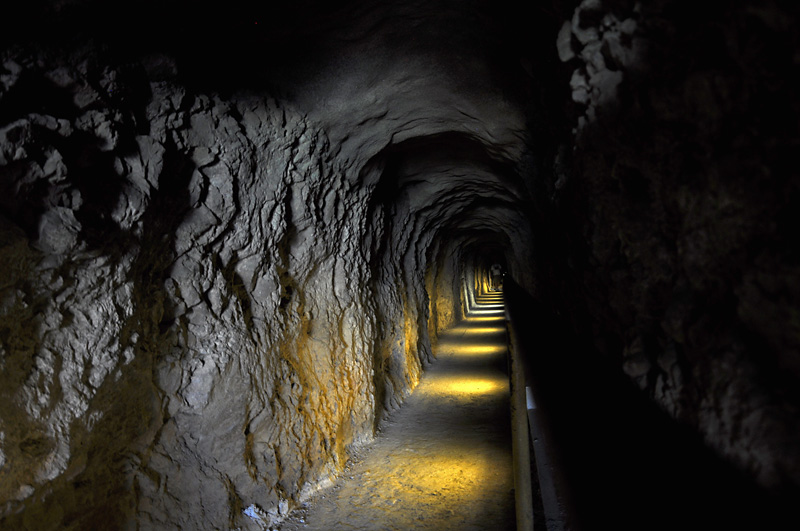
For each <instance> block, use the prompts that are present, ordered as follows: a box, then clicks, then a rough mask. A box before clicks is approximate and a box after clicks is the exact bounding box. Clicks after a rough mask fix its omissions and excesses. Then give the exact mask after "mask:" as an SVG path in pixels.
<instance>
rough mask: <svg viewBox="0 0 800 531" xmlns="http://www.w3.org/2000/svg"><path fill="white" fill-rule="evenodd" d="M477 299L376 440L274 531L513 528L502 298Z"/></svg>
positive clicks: (442, 340)
mask: <svg viewBox="0 0 800 531" xmlns="http://www.w3.org/2000/svg"><path fill="white" fill-rule="evenodd" d="M477 302H478V307H477V308H476V309H475V310H474V311H473V313H472V314H471V315H470V316H469V317H468V318H467V319H466V320H465V321H463V322H461V323H460V324H458V325H456V326H455V327H453V328H451V329H449V330H447V331H446V332H444V333H442V334H441V336H440V339H439V343H438V345H437V347H436V348H435V354H436V361H435V362H434V363H433V364H432V365H431V366H430V367H429V368H428V369H427V371H426V373H425V375H424V376H423V378H422V381H421V382H420V384H419V386H418V387H417V389H416V390H415V391H414V393H413V394H412V395H411V396H409V397H408V398H407V399H406V402H405V404H404V405H403V406H402V407H401V408H400V409H399V410H397V411H395V412H393V413H392V414H391V415H390V416H389V418H388V419H387V420H386V421H384V422H383V424H382V428H381V431H380V433H379V434H378V436H377V437H376V439H375V441H374V442H373V443H372V444H371V445H370V446H369V447H368V448H365V449H364V450H363V453H362V455H360V456H357V457H356V458H355V459H354V462H353V463H352V464H351V465H350V466H349V467H348V470H346V471H345V473H344V474H343V476H342V477H341V479H340V480H339V481H338V482H337V483H336V484H335V486H333V487H332V488H330V489H328V490H324V491H321V492H320V493H318V494H317V495H316V496H315V497H314V498H312V499H311V500H310V501H309V502H308V503H307V504H306V505H305V507H304V508H303V509H301V510H299V511H296V512H295V513H294V514H293V515H292V516H291V517H290V518H289V519H288V520H287V521H285V522H284V523H283V525H282V527H281V529H282V530H284V531H295V530H299V529H313V530H326V531H337V530H364V531H367V530H369V531H377V530H392V531H395V530H396V531H400V530H407V529H420V530H422V529H424V530H436V531H441V530H459V531H468V530H475V531H479V530H481V531H482V530H486V529H492V530H510V529H514V528H515V524H514V492H513V486H514V485H513V474H512V456H511V438H510V430H511V427H510V418H509V384H508V375H507V362H506V352H507V340H506V328H505V321H504V314H503V306H502V296H501V295H500V294H489V295H484V296H481V297H478V298H477Z"/></svg>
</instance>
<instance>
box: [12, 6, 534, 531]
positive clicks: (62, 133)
mask: <svg viewBox="0 0 800 531" xmlns="http://www.w3.org/2000/svg"><path fill="white" fill-rule="evenodd" d="M79 7H80V6H79ZM375 36H380V33H378V34H375V35H372V34H369V35H368V38H365V39H363V40H361V41H357V42H355V43H354V44H353V45H352V46H354V47H355V48H357V49H359V50H366V49H368V48H370V47H374V45H375V43H374V42H372V40H371V39H373V38H374V37H375ZM388 49H390V50H393V49H395V45H394V44H392V45H390V46H388ZM120 50H122V51H120ZM126 53H127V50H125V49H121V48H120V47H119V45H118V44H117V45H115V44H114V43H113V42H112V44H106V43H105V41H103V40H98V41H96V42H93V41H85V40H81V38H79V37H78V38H75V39H71V40H69V45H65V46H58V47H57V46H53V45H50V44H47V43H39V42H35V40H34V43H33V44H28V45H21V46H17V47H10V48H8V49H6V50H5V51H4V52H3V57H2V64H3V70H2V78H1V80H2V90H1V91H0V117H1V118H2V120H0V121H1V122H2V123H0V148H1V149H2V152H1V158H0V179H1V181H0V182H1V183H2V184H1V186H2V187H3V188H2V192H3V194H2V196H3V197H2V199H1V200H0V207H1V208H2V216H3V217H2V231H3V238H2V240H0V241H1V242H2V251H1V252H0V257H1V258H0V260H2V263H1V264H0V265H2V268H1V269H2V271H3V273H2V280H1V281H0V290H1V291H0V299H1V300H2V323H3V326H2V328H1V329H0V334H2V335H0V345H2V351H1V352H2V358H0V363H2V366H1V367H2V372H0V382H2V386H1V387H2V391H1V393H2V397H3V398H2V401H0V501H2V505H0V519H2V520H1V521H2V525H3V527H4V528H5V527H11V528H27V529H56V528H75V529H78V528H94V527H102V528H123V527H128V526H138V527H139V528H142V529H167V528H170V529H173V528H184V529H212V528H237V527H241V528H252V529H259V528H265V527H267V526H269V525H271V524H274V523H275V522H277V521H279V520H280V519H281V517H282V516H283V515H285V514H286V512H287V511H288V510H289V509H290V508H292V507H293V506H294V505H295V504H296V503H298V501H299V500H301V499H302V498H303V497H304V496H305V495H306V494H307V493H308V492H310V491H313V490H314V489H316V488H318V486H320V485H323V484H325V482H326V481H327V480H328V479H329V478H330V477H331V476H332V475H334V474H336V473H337V472H338V471H339V470H340V468H341V467H342V466H343V465H344V463H345V461H346V460H347V458H348V451H349V449H350V448H351V447H353V445H359V444H361V443H363V442H364V441H367V440H369V439H370V438H371V437H372V434H373V429H374V427H375V426H376V424H377V422H378V421H379V420H380V417H381V414H382V412H384V411H387V410H390V409H392V408H394V407H397V406H398V405H399V404H400V402H402V399H403V397H404V396H405V395H406V394H407V393H408V392H409V391H410V390H411V389H413V388H414V386H415V385H416V384H417V382H418V381H419V378H420V376H421V371H422V369H423V367H424V365H425V364H426V363H427V362H428V361H430V358H431V350H430V343H431V341H432V340H433V341H435V335H436V333H437V332H438V330H441V329H442V328H444V327H445V326H447V325H448V324H451V323H452V322H453V321H454V319H456V318H457V317H458V316H459V313H460V310H459V308H460V307H461V303H462V301H461V300H460V296H461V290H460V286H461V283H460V280H461V279H462V278H463V277H464V275H465V273H464V271H463V269H464V267H465V266H464V265H462V264H463V262H464V257H465V256H470V255H472V254H474V253H475V252H476V247H475V242H476V240H475V237H474V236H470V234H471V233H472V232H473V231H474V230H475V229H478V228H479V229H480V230H482V231H483V232H484V235H483V236H481V237H479V238H478V240H477V241H478V242H480V241H483V240H486V239H488V238H493V237H495V235H496V234H499V233H501V232H502V231H503V229H504V227H505V228H508V230H509V231H512V232H513V226H514V224H516V225H517V226H518V227H524V215H523V214H522V213H521V212H519V211H516V210H514V207H513V203H514V202H515V201H516V199H517V198H516V196H515V192H514V191H513V190H508V189H507V185H508V182H513V181H515V180H518V177H515V175H514V171H516V170H517V169H518V167H517V166H515V165H514V163H513V158H514V157H517V156H518V155H519V154H520V153H521V152H522V151H524V150H525V149H526V147H525V143H524V138H523V137H524V126H523V125H522V124H521V123H519V117H517V118H514V116H515V115H514V114H513V113H511V111H509V109H510V107H509V103H508V102H506V101H503V100H495V99H487V100H485V101H484V100H482V99H481V98H480V97H477V96H479V95H482V94H484V92H485V90H489V89H490V88H491V86H490V84H486V85H485V87H483V88H481V89H480V90H476V94H475V95H471V96H469V97H464V96H462V95H460V94H459V92H458V91H452V90H451V86H450V84H451V82H452V81H453V79H454V77H453V75H454V74H453V73H452V72H441V71H439V70H438V68H439V67H440V66H442V65H444V64H449V63H447V61H445V60H444V59H441V58H440V59H439V61H438V62H437V63H434V64H429V63H427V62H426V61H424V60H423V58H419V61H418V62H419V64H415V65H409V64H402V63H394V62H392V63H390V64H388V65H386V66H380V65H376V64H371V63H369V62H364V61H362V59H361V58H360V56H358V55H355V56H353V59H352V61H351V63H350V69H349V70H348V73H347V76H343V75H338V74H337V75H334V74H332V73H328V74H325V75H329V78H328V82H329V84H330V86H329V90H327V91H326V92H324V93H322V94H320V93H318V92H317V93H313V91H312V90H311V89H306V88H304V87H303V85H302V84H301V82H302V81H303V79H302V77H301V78H294V77H292V76H291V75H290V74H291V73H287V74H286V78H285V80H284V81H283V82H282V83H283V86H284V87H288V88H289V89H291V91H292V92H293V93H294V94H295V96H294V97H292V98H283V99H276V98H274V97H272V96H270V95H269V94H270V92H269V91H266V90H263V89H252V90H247V86H241V87H237V86H235V85H236V83H235V82H234V87H233V89H228V88H226V89H225V90H215V89H214V88H208V87H200V84H197V83H194V82H192V81H191V78H192V75H194V74H192V75H190V76H189V78H190V81H188V82H182V78H181V68H182V67H181V64H183V63H181V59H180V58H181V56H180V53H178V54H177V55H170V54H169V53H162V52H161V51H158V50H156V51H153V52H147V53H144V52H143V53H134V54H133V56H130V55H126ZM123 57H124V59H123ZM176 57H177V58H178V59H176ZM434 57H435V56H434ZM376 66H380V68H381V71H382V73H383V76H382V78H381V79H382V80H381V83H382V88H380V89H379V90H378V89H376V90H377V93H378V94H377V95H376V96H375V97H374V98H372V99H371V100H369V102H368V104H364V101H363V100H361V99H360V98H355V99H354V98H352V90H354V89H353V86H354V85H355V86H356V90H357V92H359V93H360V92H362V91H363V92H364V93H366V92H369V91H370V90H372V89H373V88H374V87H373V85H372V82H371V81H370V80H369V79H365V75H366V74H369V75H374V73H373V72H371V70H372V69H373V68H375V67H376ZM484 66H485V65H484V64H483V63H480V62H478V63H476V64H475V65H474V68H475V69H478V70H480V69H482V68H484ZM187 68H188V69H189V70H190V71H191V67H187ZM420 71H422V73H420ZM476 79H477V78H476ZM359 80H360V82H362V83H364V85H363V86H358V82H359ZM404 86H405V87H406V88H405V89H403V90H400V87H404ZM198 87H200V88H198ZM346 89H347V90H346ZM276 92H280V90H277V91H276ZM310 93H313V94H314V96H313V97H314V98H316V99H314V100H313V101H312V102H311V103H309V102H308V101H307V100H306V99H304V98H309V97H310V96H309V94H310ZM298 95H299V96H298ZM323 96H324V97H323ZM389 96H391V97H389ZM342 98H345V99H344V100H342ZM442 98H444V99H442ZM304 105H305V106H306V108H303V106H304ZM442 105H444V106H442ZM331 108H334V110H331ZM432 109H433V110H436V109H438V110H437V111H436V112H431V110H432ZM498 113H500V114H504V115H506V116H507V117H508V118H509V120H510V121H509V123H504V122H501V121H497V116H498ZM456 116H457V117H459V119H458V120H456V121H454V120H453V118H454V117H456ZM489 116H493V117H494V120H495V121H494V122H492V120H489V119H488V117H489ZM356 135H358V136H356ZM419 137H423V138H424V137H428V138H430V139H431V141H432V142H434V143H435V144H437V145H438V146H439V147H440V148H441V152H439V154H438V158H435V159H433V160H430V161H429V160H426V157H429V156H430V155H429V152H430V150H429V149H422V150H420V146H424V145H426V144H425V143H424V142H423V143H419V142H417V143H414V142H413V141H412V140H410V139H412V138H419ZM437 139H440V140H437ZM465 152H471V153H472V154H471V159H473V160H466V161H463V160H459V158H460V157H461V156H462V155H464V154H465ZM431 163H434V164H433V166H432V167H431V165H430V164H431ZM498 166H501V167H502V168H504V170H503V171H504V175H503V176H501V177H495V176H494V174H493V172H494V170H495V169H496V168H497V167H498ZM454 172H455V173H456V177H455V178H454ZM458 174H463V175H458ZM515 186H516V187H517V188H518V189H519V188H520V185H519V184H517V185H515ZM486 193H489V194H492V195H494V194H498V196H497V197H496V199H495V200H494V201H495V202H496V203H497V204H498V205H500V206H502V207H503V208H504V209H505V210H501V211H497V210H495V209H494V208H493V207H491V206H489V207H487V206H486V205H484V204H482V203H481V201H480V199H479V197H480V195H481V194H486ZM508 213H510V216H507V214H508ZM454 231H455V232H456V233H459V231H460V234H461V235H460V236H459V237H457V238H455V239H449V240H448V238H449V235H450V234H452V233H453V232H454ZM507 240H508V239H507ZM426 283H427V284H426ZM426 287H427V290H426ZM429 322H430V323H431V325H430V327H429Z"/></svg>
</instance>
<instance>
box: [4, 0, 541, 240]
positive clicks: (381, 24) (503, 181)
mask: <svg viewBox="0 0 800 531" xmlns="http://www.w3.org/2000/svg"><path fill="white" fill-rule="evenodd" d="M19 9H21V10H23V11H25V10H27V12H28V13H27V15H28V16H27V17H26V18H22V19H21V20H36V21H37V22H36V23H34V25H32V26H30V27H25V26H24V25H23V26H22V27H20V26H19V25H17V26H14V27H11V28H9V31H11V33H12V34H23V35H25V34H26V32H30V34H33V33H36V34H37V35H38V36H39V37H38V38H40V39H41V37H42V36H44V35H48V34H49V38H50V39H51V40H52V41H58V40H62V39H63V40H65V41H77V40H79V39H81V38H83V37H81V34H82V33H83V34H85V35H86V36H88V37H90V38H94V39H97V41H98V42H100V43H110V46H112V47H113V49H114V50H115V53H119V50H124V51H125V53H126V54H127V55H128V57H129V58H130V59H131V60H135V59H141V58H143V57H144V58H145V59H147V58H148V57H149V58H150V59H149V60H150V63H151V64H150V69H151V71H152V72H155V73H156V75H158V74H159V73H163V72H164V65H162V64H160V63H159V61H161V59H162V58H163V56H162V55H161V54H168V57H172V58H175V61H176V64H175V65H174V67H175V70H176V72H177V75H178V76H179V78H180V79H181V80H183V82H185V83H187V84H188V86H195V87H197V88H202V89H203V90H221V91H223V92H229V91H236V90H243V89H252V88H258V87H266V88H268V89H269V90H270V91H272V92H273V93H276V94H282V95H285V96H286V97H287V98H288V100H289V101H291V102H292V104H293V105H294V106H296V108H297V109H298V111H300V112H301V113H303V114H305V115H307V116H308V118H309V119H310V120H311V121H312V122H313V123H316V124H318V125H319V126H320V127H321V129H323V130H325V132H326V135H327V139H328V141H329V142H330V146H331V152H332V153H333V154H334V156H336V158H337V160H338V161H339V162H340V163H341V164H340V168H341V171H342V172H344V173H346V174H347V175H348V176H352V177H350V179H351V182H350V183H349V185H350V186H360V185H364V186H366V187H367V189H368V190H371V189H372V188H373V187H375V188H378V190H379V191H380V190H381V189H383V190H384V191H386V190H387V189H388V190H393V192H392V193H395V192H396V193H399V194H401V195H403V196H407V197H408V200H407V203H406V207H407V208H409V209H410V210H409V212H417V211H419V212H420V214H421V215H422V216H423V217H424V218H425V221H424V224H425V226H426V229H431V228H433V229H435V228H436V227H443V228H444V227H447V231H452V230H453V228H455V227H457V226H458V225H459V223H461V222H460V221H458V220H463V222H464V223H467V226H469V227H470V228H477V225H478V224H479V223H480V221H479V218H482V221H486V222H489V223H492V224H493V227H494V228H495V229H496V230H498V231H500V232H504V231H506V227H505V226H504V225H506V224H507V223H502V222H501V223H500V224H499V225H498V224H497V223H498V221H500V220H502V219H503V218H505V216H506V215H507V213H508V212H510V210H508V209H506V208H504V209H501V210H499V211H497V213H495V214H493V215H489V216H488V217H486V215H485V211H486V210H487V209H488V210H491V209H492V208H493V207H494V206H502V205H503V204H505V203H508V206H509V208H511V209H512V210H513V208H514V207H513V205H514V204H515V203H516V204H519V203H520V202H524V201H526V200H528V198H527V194H528V190H529V189H530V188H531V186H530V185H529V184H526V183H525V182H523V177H522V176H523V175H529V174H530V170H531V168H530V167H526V166H525V165H524V164H525V163H524V161H527V160H528V157H527V154H528V153H529V152H530V150H531V147H532V146H531V145H530V144H531V139H530V136H529V132H528V129H529V128H528V120H529V119H530V116H529V115H530V109H529V107H530V101H531V100H532V98H531V89H530V84H531V83H532V81H533V80H532V76H531V74H530V73H529V71H528V70H526V69H525V68H524V66H525V65H526V64H528V63H529V59H527V58H526V57H525V54H526V49H525V48H524V47H522V46H519V44H518V43H519V42H521V40H522V33H523V32H524V31H526V30H527V31H529V30H530V28H523V27H521V26H520V22H519V21H520V20H521V18H522V12H521V11H520V8H519V7H517V6H515V5H514V3H510V2H509V3H502V2H501V3H500V4H498V3H496V2H495V3H493V2H484V1H474V2H457V1H453V2H446V1H443V2H423V1H412V2H408V1H389V2H387V1H367V2H364V1H339V2H319V1H313V0H307V1H301V2H291V3H288V4H286V5H280V6H277V5H273V4H272V3H266V4H265V3H260V2H252V1H246V0H237V1H234V2H225V3H222V4H219V5H217V6H214V7H212V8H209V9H203V8H201V7H199V6H195V5H194V4H192V3H190V2H185V1H181V0H172V1H167V2H157V3H156V2H152V3H151V2H144V3H143V4H141V5H138V4H137V6H136V7H134V6H133V5H122V6H115V7H113V8H112V7H110V6H107V5H105V3H103V2H93V1H80V0H74V1H73V0H65V1H62V2H45V1H43V2H38V3H33V4H32V5H30V6H27V7H25V6H22V7H20V8H19ZM89 13H92V15H93V16H95V15H96V16H97V17H98V18H99V19H100V20H107V21H110V23H109V24H97V23H96V22H94V21H90V20H89V15H88V14H89ZM122 19H125V20H128V21H129V22H130V23H126V24H125V25H124V26H121V25H119V24H115V23H114V22H113V21H116V20H122ZM35 27H40V28H41V27H44V28H48V29H49V30H50V31H48V32H42V31H37V32H34V28H35ZM166 70H167V71H169V67H167V68H166ZM167 75H169V74H167ZM376 162H377V163H378V164H381V165H382V167H383V169H382V173H381V172H378V173H377V174H376V173H375V172H370V171H365V169H366V170H369V169H370V168H374V167H375V165H376ZM365 173H371V174H372V175H370V176H369V178H367V179H365V180H364V181H363V182H359V180H360V179H358V178H354V177H356V176H362V177H363V176H364V175H365ZM346 178H347V177H346ZM378 180H389V181H391V182H390V183H380V184H379V183H378V182H377V181H378ZM476 207H482V208H481V210H482V211H483V212H484V213H483V214H480V213H477V212H476V214H475V215H474V216H473V215H470V214H469V211H470V209H473V208H476ZM518 221H519V220H516V219H515V220H513V221H511V222H510V223H511V224H512V225H513V224H515V223H517V222H518ZM434 232H435V231H434Z"/></svg>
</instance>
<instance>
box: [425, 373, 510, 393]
mask: <svg viewBox="0 0 800 531" xmlns="http://www.w3.org/2000/svg"><path fill="white" fill-rule="evenodd" d="M422 392H424V393H426V394H432V395H440V396H443V397H451V398H470V397H474V396H485V395H491V394H495V393H508V383H507V382H506V380H505V379H503V378H484V377H474V376H447V377H442V378H437V379H436V381H432V382H429V384H428V385H427V386H425V388H424V390H423V391H422Z"/></svg>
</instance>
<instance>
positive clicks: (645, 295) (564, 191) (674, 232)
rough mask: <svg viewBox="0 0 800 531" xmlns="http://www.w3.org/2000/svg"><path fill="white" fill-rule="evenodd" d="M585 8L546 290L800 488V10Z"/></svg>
mask: <svg viewBox="0 0 800 531" xmlns="http://www.w3.org/2000/svg"><path fill="white" fill-rule="evenodd" d="M570 9H571V6H566V7H565V8H564V13H565V14H567V16H566V17H564V18H562V19H561V20H562V21H563V24H561V25H560V28H559V27H558V26H554V28H553V30H552V33H551V35H552V36H553V42H554V45H555V48H556V51H557V52H558V55H559V58H560V61H561V66H560V67H558V68H555V70H554V72H555V74H554V79H555V83H554V87H555V86H556V85H557V86H558V87H560V88H558V89H556V88H554V89H553V92H552V93H551V94H552V99H551V100H550V102H551V105H552V106H553V108H555V109H556V110H555V111H553V113H554V114H555V115H557V116H560V117H561V119H562V120H563V122H562V123H563V126H562V129H561V140H560V142H550V143H549V144H545V146H548V145H549V147H547V148H546V149H550V150H551V153H552V159H550V160H553V161H554V163H553V165H552V167H553V168H554V171H553V175H552V179H542V180H539V181H537V183H536V185H537V187H538V194H536V197H537V209H538V212H539V214H538V215H539V219H540V223H535V224H534V225H535V226H534V231H535V233H536V237H535V241H536V243H535V245H538V246H539V248H540V249H541V250H542V251H543V252H541V253H539V254H537V264H536V268H537V278H538V279H539V282H538V284H537V285H535V286H529V290H530V292H531V293H534V292H537V293H539V294H540V295H541V296H542V299H543V300H547V301H548V304H549V305H550V307H551V308H553V311H554V312H556V313H558V314H560V315H562V316H564V318H565V319H567V320H568V321H570V322H571V326H572V329H573V330H577V331H579V333H580V334H582V335H583V336H584V337H593V338H594V339H593V340H592V346H593V348H594V349H596V350H597V352H598V353H599V355H600V356H602V357H603V358H604V359H605V360H607V361H608V362H609V363H611V364H613V365H616V366H617V367H620V368H621V369H622V370H623V371H624V372H625V374H626V375H627V376H628V377H629V378H630V379H631V380H632V381H633V382H635V383H636V385H637V386H638V387H639V388H640V389H641V391H642V392H643V393H646V394H647V395H648V396H650V397H651V398H652V399H653V400H655V401H656V402H657V403H658V404H659V405H660V406H661V407H662V408H663V409H664V410H665V411H667V412H668V413H669V414H670V415H671V416H672V417H673V418H675V419H677V420H679V421H680V422H681V423H683V424H685V425H688V426H691V427H692V428H693V429H695V430H697V431H698V432H700V433H701V434H702V436H703V438H704V440H705V441H706V443H707V444H708V445H709V446H710V447H712V448H714V449H715V451H716V452H718V453H719V454H720V455H722V456H724V457H725V458H726V459H727V460H729V461H731V462H733V463H735V464H736V466H737V467H739V468H740V469H742V470H745V471H747V473H748V474H750V475H752V476H753V477H754V478H756V479H757V481H758V483H759V484H761V485H762V486H765V487H768V488H771V489H776V490H779V491H780V490H788V491H796V490H797V489H798V486H800V450H799V448H800V446H798V444H797V441H799V440H800V410H799V409H798V407H800V395H798V394H797V389H798V378H800V372H799V371H798V366H800V365H798V364H799V363H800V356H799V355H798V353H800V350H798V349H799V348H800V335H799V334H798V332H797V330H798V329H797V320H796V309H797V308H798V303H800V292H799V291H798V284H797V279H798V278H800V277H798V272H800V271H799V270H798V260H797V257H798V253H797V239H796V238H795V237H794V229H793V228H792V227H793V226H794V224H795V223H794V221H795V218H796V212H797V209H798V198H799V197H800V196H798V194H797V190H798V188H797V183H798V182H800V180H798V173H797V168H796V164H793V163H792V162H791V155H790V153H791V150H792V146H795V145H796V144H797V142H798V138H800V134H798V120H797V117H798V110H800V101H799V100H798V97H797V94H798V92H797V86H796V82H795V81H794V79H796V78H797V75H796V74H797V68H798V66H797V65H798V63H797V57H798V55H797V54H798V42H797V38H796V35H795V31H794V30H793V29H792V28H794V27H795V24H796V23H797V21H798V10H797V8H796V7H793V6H789V5H788V4H786V3H781V2H748V1H742V2H733V3H731V2H711V3H705V4H703V5H702V6H699V5H689V3H687V2H680V1H667V0H665V1H659V2H641V3H640V2H625V1H610V0H602V1H601V0H584V1H583V2H581V3H580V4H579V5H577V6H576V7H575V8H574V11H570ZM570 15H571V16H570ZM562 16H563V15H562ZM565 19H566V20H565ZM565 93H566V98H565V97H564V96H565ZM554 121H556V120H554ZM548 231H552V232H549V233H548Z"/></svg>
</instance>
